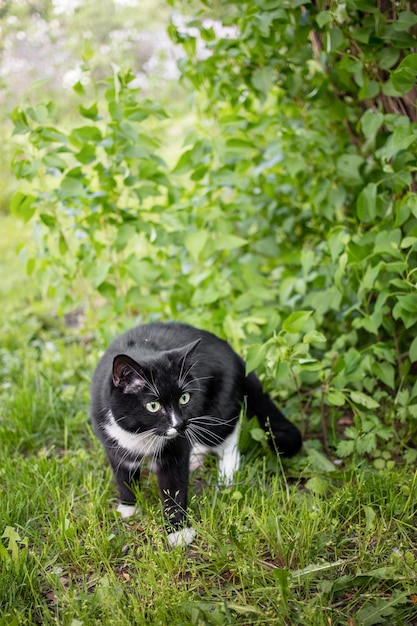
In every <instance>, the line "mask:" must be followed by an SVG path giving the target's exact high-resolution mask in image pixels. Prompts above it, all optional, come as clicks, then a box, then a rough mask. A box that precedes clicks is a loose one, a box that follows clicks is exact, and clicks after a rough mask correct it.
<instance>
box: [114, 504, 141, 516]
mask: <svg viewBox="0 0 417 626" xmlns="http://www.w3.org/2000/svg"><path fill="white" fill-rule="evenodd" d="M116 510H117V512H118V513H120V515H121V516H122V517H123V519H126V518H128V517H132V515H134V514H135V512H136V507H135V506H134V505H133V504H122V503H121V502H120V503H119V504H118V505H117V509H116Z"/></svg>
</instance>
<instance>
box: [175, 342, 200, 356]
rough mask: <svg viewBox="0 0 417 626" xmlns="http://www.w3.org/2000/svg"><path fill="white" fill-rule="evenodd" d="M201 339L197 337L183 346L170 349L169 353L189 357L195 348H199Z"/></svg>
mask: <svg viewBox="0 0 417 626" xmlns="http://www.w3.org/2000/svg"><path fill="white" fill-rule="evenodd" d="M200 341H201V339H197V341H192V342H191V343H187V345H185V346H182V347H181V348H174V349H173V350H169V351H168V353H169V354H171V355H173V356H174V357H175V358H177V359H178V360H179V359H184V360H186V359H188V357H190V356H191V355H192V354H193V352H194V350H195V349H196V348H197V346H198V344H199V343H200Z"/></svg>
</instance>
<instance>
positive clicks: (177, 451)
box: [156, 442, 195, 546]
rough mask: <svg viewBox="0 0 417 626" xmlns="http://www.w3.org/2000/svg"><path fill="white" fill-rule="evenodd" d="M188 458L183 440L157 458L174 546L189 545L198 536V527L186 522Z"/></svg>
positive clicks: (158, 476)
mask: <svg viewBox="0 0 417 626" xmlns="http://www.w3.org/2000/svg"><path fill="white" fill-rule="evenodd" d="M189 462H190V450H189V447H188V445H186V446H185V445H183V444H182V443H180V442H179V443H178V445H174V446H171V450H170V451H169V453H168V454H164V456H163V458H160V459H158V461H157V468H156V475H157V478H158V484H159V489H160V491H161V497H162V503H163V507H164V514H165V517H166V520H167V523H168V542H169V544H170V545H171V546H180V545H188V544H190V543H191V542H192V541H193V539H194V537H195V530H194V529H193V528H190V527H187V526H186V521H187V498H188V476H189Z"/></svg>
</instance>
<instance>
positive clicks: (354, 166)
mask: <svg viewBox="0 0 417 626" xmlns="http://www.w3.org/2000/svg"><path fill="white" fill-rule="evenodd" d="M363 163H364V159H363V157H361V156H359V155H358V154H344V155H342V156H341V157H339V159H338V160H337V164H336V165H337V173H338V175H339V177H340V179H341V180H342V181H344V182H345V183H346V184H347V185H360V184H362V176H361V173H360V171H359V168H360V167H361V166H362V165H363Z"/></svg>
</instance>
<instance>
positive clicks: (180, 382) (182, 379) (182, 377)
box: [178, 352, 200, 387]
mask: <svg viewBox="0 0 417 626" xmlns="http://www.w3.org/2000/svg"><path fill="white" fill-rule="evenodd" d="M187 355H188V352H187ZM187 355H185V357H184V359H183V362H182V365H181V371H180V375H179V377H178V386H179V387H183V386H184V382H185V379H186V378H187V376H188V375H189V373H190V372H191V370H192V369H193V367H195V366H196V365H198V364H199V362H200V360H199V359H196V360H195V361H193V362H192V363H191V365H190V367H189V368H188V370H187V371H186V372H185V374H184V373H183V369H184V364H185V359H186V357H187ZM193 380H195V379H193Z"/></svg>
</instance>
